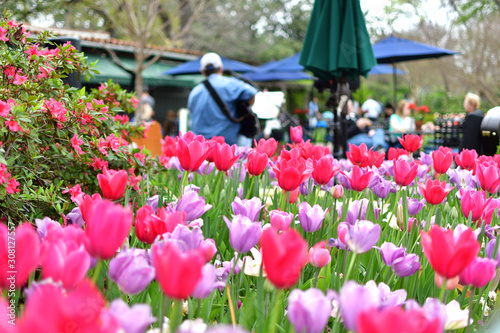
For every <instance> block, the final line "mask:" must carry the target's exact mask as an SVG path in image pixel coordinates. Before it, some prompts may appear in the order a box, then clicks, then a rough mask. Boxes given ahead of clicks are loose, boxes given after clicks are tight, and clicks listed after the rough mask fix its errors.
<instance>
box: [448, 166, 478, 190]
mask: <svg viewBox="0 0 500 333" xmlns="http://www.w3.org/2000/svg"><path fill="white" fill-rule="evenodd" d="M446 174H447V175H448V177H450V183H452V184H455V185H456V186H457V188H458V187H460V188H463V189H467V188H472V189H475V188H476V185H477V183H478V182H477V178H476V176H474V175H473V174H472V171H469V170H461V169H460V168H457V169H449V170H448V171H447V172H446Z"/></svg>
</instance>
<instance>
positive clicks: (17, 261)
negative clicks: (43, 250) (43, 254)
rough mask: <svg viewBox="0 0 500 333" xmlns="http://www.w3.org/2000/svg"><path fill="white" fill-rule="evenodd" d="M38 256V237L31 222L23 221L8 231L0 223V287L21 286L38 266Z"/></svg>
mask: <svg viewBox="0 0 500 333" xmlns="http://www.w3.org/2000/svg"><path fill="white" fill-rule="evenodd" d="M39 256H40V238H39V237H38V234H37V232H36V231H35V229H34V228H33V226H32V225H31V224H29V223H23V224H21V225H20V226H18V227H17V228H16V229H15V231H14V230H12V231H10V232H9V229H8V228H7V226H6V225H5V224H3V223H0V267H2V268H1V269H0V289H10V286H11V285H14V286H15V287H16V288H20V287H22V286H23V285H24V284H25V283H26V282H27V281H28V278H29V276H30V274H31V272H33V271H34V270H35V268H36V267H37V266H38V258H39ZM12 277H13V279H12Z"/></svg>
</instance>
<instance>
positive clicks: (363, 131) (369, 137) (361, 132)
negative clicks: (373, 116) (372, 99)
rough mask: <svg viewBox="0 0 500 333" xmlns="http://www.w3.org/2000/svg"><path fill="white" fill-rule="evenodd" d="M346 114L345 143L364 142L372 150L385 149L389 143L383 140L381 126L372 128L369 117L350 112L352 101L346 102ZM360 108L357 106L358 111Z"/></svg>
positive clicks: (357, 143) (358, 143)
mask: <svg viewBox="0 0 500 333" xmlns="http://www.w3.org/2000/svg"><path fill="white" fill-rule="evenodd" d="M347 109H348V116H347V118H346V125H347V143H350V144H354V145H357V146H359V145H360V144H362V143H364V144H365V145H366V146H367V147H368V148H372V147H373V148H374V150H379V151H387V150H388V149H389V144H388V143H387V141H385V135H384V130H383V129H381V128H378V129H372V128H371V126H372V122H371V120H370V119H367V118H363V117H361V116H360V115H359V114H355V113H354V112H352V109H353V107H352V101H351V100H349V101H348V102H347ZM360 110H361V108H358V113H359V111H360Z"/></svg>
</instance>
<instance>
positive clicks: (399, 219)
mask: <svg viewBox="0 0 500 333" xmlns="http://www.w3.org/2000/svg"><path fill="white" fill-rule="evenodd" d="M396 223H397V224H398V227H399V228H400V229H402V230H403V229H404V227H405V224H404V221H403V205H398V210H397V214H396Z"/></svg>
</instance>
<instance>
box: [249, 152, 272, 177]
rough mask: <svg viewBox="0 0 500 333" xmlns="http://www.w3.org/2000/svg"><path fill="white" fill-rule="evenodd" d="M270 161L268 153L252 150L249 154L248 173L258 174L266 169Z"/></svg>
mask: <svg viewBox="0 0 500 333" xmlns="http://www.w3.org/2000/svg"><path fill="white" fill-rule="evenodd" d="M268 163H269V156H268V155H267V154H266V153H261V152H259V151H256V150H252V151H251V152H250V153H249V154H248V163H247V169H248V173H249V174H251V175H252V176H258V175H260V174H261V173H262V172H264V170H265V169H266V166H267V164H268Z"/></svg>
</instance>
